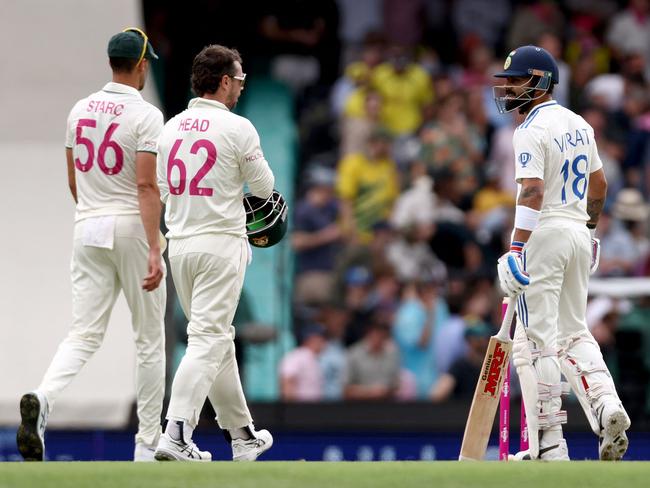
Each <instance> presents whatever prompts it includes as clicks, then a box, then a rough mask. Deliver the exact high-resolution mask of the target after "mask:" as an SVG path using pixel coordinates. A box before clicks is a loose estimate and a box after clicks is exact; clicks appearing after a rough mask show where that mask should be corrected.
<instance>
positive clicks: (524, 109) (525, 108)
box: [519, 100, 533, 115]
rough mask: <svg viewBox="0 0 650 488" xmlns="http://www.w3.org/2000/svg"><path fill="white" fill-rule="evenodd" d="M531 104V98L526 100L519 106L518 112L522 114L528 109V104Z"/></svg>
mask: <svg viewBox="0 0 650 488" xmlns="http://www.w3.org/2000/svg"><path fill="white" fill-rule="evenodd" d="M532 104H533V101H532V100H527V101H526V102H524V103H522V104H521V105H520V106H519V113H520V114H522V115H524V114H526V113H528V111H529V110H530V106H531V105H532Z"/></svg>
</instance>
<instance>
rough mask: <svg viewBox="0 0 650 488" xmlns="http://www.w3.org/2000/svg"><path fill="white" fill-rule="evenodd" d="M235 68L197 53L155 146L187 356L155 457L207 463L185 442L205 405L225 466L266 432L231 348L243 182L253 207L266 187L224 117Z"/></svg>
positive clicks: (260, 159)
mask: <svg viewBox="0 0 650 488" xmlns="http://www.w3.org/2000/svg"><path fill="white" fill-rule="evenodd" d="M241 63H242V61H241V57H240V56H239V53H238V52H237V51H236V50H232V49H228V48H226V47H223V46H219V45H212V46H208V47H206V48H204V49H203V50H202V51H201V52H200V53H199V54H198V55H197V56H196V57H195V58H194V62H193V65H192V89H193V90H194V92H195V93H196V94H197V96H198V98H194V99H192V100H191V101H190V102H189V106H188V108H187V110H185V111H183V112H181V113H180V114H178V115H177V116H175V117H174V118H173V119H171V120H170V121H169V122H167V124H165V127H164V129H163V131H162V134H161V136H160V141H159V145H158V183H159V185H160V190H161V195H162V200H163V202H164V203H165V204H166V211H165V222H166V224H167V227H168V228H169V232H168V233H167V237H168V238H169V261H170V266H171V272H172V277H173V279H174V284H175V286H176V291H177V293H178V298H179V300H180V303H181V306H182V308H183V311H184V312H185V315H186V317H187V318H188V320H189V323H188V326H187V334H188V345H187V350H186V352H185V356H184V357H183V359H182V361H181V364H180V366H179V368H178V371H177V372H176V376H175V377H174V382H173V385H172V393H171V400H170V403H169V409H168V411H167V424H166V427H165V433H164V434H163V435H162V436H161V438H160V442H159V443H158V447H157V449H156V454H155V457H156V459H158V460H161V461H165V460H169V461H174V460H179V461H210V460H211V459H212V456H211V454H210V453H209V452H207V451H200V450H199V449H198V448H197V446H196V444H194V442H193V441H192V433H193V431H194V429H195V427H196V425H197V423H198V421H199V416H200V413H201V409H202V407H203V404H204V403H205V399H206V397H207V398H209V400H210V402H211V403H212V406H213V407H214V410H215V412H216V413H217V422H218V424H219V426H220V427H221V429H223V431H224V435H225V436H226V439H227V440H229V441H230V443H231V447H232V452H233V460H235V461H253V460H255V459H257V457H258V456H259V455H260V454H261V453H262V452H264V451H266V450H267V449H269V448H270V447H271V445H272V443H273V438H272V437H271V434H270V433H269V432H268V431H266V430H261V431H256V430H255V429H254V427H253V424H252V418H251V415H250V412H249V410H248V406H247V404H246V399H245V397H244V393H243V389H242V385H241V381H240V378H239V372H238V368H237V361H236V359H235V344H234V342H233V339H234V334H235V330H234V327H233V326H232V319H233V317H234V314H235V310H236V308H237V304H238V301H239V296H240V293H241V289H242V284H243V281H244V274H245V271H246V266H247V264H248V262H249V260H250V259H251V254H250V247H249V245H248V240H247V237H246V226H245V224H246V215H245V210H244V205H243V188H244V183H248V186H249V188H250V191H251V192H252V193H253V195H255V196H257V197H260V198H263V199H266V198H268V197H269V196H271V194H272V192H273V185H274V177H273V173H272V172H271V169H270V168H269V165H268V163H267V162H266V160H265V159H264V155H263V153H262V150H261V147H260V139H259V136H258V134H257V131H256V130H255V128H254V127H253V125H252V124H251V123H250V122H249V121H248V120H247V119H245V118H244V117H240V116H239V115H236V114H234V113H232V112H231V111H230V110H231V109H232V108H233V107H234V106H235V104H236V103H237V100H238V99H239V95H240V94H241V91H242V89H243V85H244V80H245V74H244V73H243V72H242V65H241Z"/></svg>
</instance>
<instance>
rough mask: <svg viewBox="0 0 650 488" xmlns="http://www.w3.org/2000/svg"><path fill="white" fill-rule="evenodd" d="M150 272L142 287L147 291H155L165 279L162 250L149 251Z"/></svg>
mask: <svg viewBox="0 0 650 488" xmlns="http://www.w3.org/2000/svg"><path fill="white" fill-rule="evenodd" d="M148 265H149V268H148V269H149V273H148V274H147V276H145V277H144V280H143V281H142V289H143V290H146V291H153V290H155V289H156V288H158V285H160V281H161V280H162V279H163V266H162V257H161V256H160V250H150V251H149V263H148Z"/></svg>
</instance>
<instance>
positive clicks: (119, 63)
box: [108, 57, 138, 73]
mask: <svg viewBox="0 0 650 488" xmlns="http://www.w3.org/2000/svg"><path fill="white" fill-rule="evenodd" d="M108 63H109V64H110V65H111V69H112V70H113V72H114V73H130V72H131V71H133V70H134V69H135V67H136V66H137V64H138V60H137V59H133V58H110V57H109V58H108Z"/></svg>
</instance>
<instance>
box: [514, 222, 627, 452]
mask: <svg viewBox="0 0 650 488" xmlns="http://www.w3.org/2000/svg"><path fill="white" fill-rule="evenodd" d="M525 249H526V251H525V255H524V265H525V268H526V270H527V271H528V273H529V274H530V280H531V282H530V286H529V287H528V288H527V290H526V292H525V293H524V294H523V295H521V296H520V297H519V298H518V301H517V315H518V320H517V331H516V333H515V345H514V349H513V350H514V351H515V352H514V353H513V355H514V356H515V358H514V359H515V361H517V360H518V357H517V356H518V355H519V354H520V351H526V350H529V351H530V353H528V354H527V356H528V357H529V358H530V357H532V355H533V354H536V355H537V359H536V360H534V361H533V363H534V369H535V372H536V375H537V381H538V382H539V388H540V390H539V393H538V395H539V401H540V403H541V412H542V413H544V414H546V417H547V419H548V427H547V428H546V429H548V430H551V431H554V432H556V433H557V434H556V435H557V436H560V435H561V426H560V423H563V422H562V420H563V416H562V413H561V412H560V407H561V403H562V402H561V398H560V393H561V384H560V374H561V369H562V372H564V374H565V376H567V379H568V380H569V383H570V384H571V386H572V388H573V389H574V391H575V392H576V395H578V397H579V399H580V400H581V403H583V401H584V405H583V408H584V409H585V412H586V413H587V416H588V417H589V416H590V415H591V414H590V409H591V408H593V407H594V406H597V405H598V403H599V402H600V401H603V400H607V399H614V400H616V401H618V396H617V394H616V388H615V386H614V383H613V381H612V379H611V375H610V374H609V371H608V370H607V366H606V364H605V362H604V361H603V357H602V354H601V352H600V348H599V346H598V343H597V342H596V341H595V340H594V338H593V336H592V335H591V332H590V331H589V329H588V327H587V321H586V310H587V287H588V283H589V268H590V266H591V238H590V234H589V231H588V229H587V227H586V226H585V224H584V223H583V222H577V221H574V220H570V219H562V218H553V219H552V220H551V219H546V220H541V221H540V224H539V225H538V226H537V228H536V229H535V231H534V232H533V233H532V235H531V237H530V239H529V241H528V243H527V244H526V248H525ZM558 353H559V357H558ZM521 357H522V358H524V356H521ZM571 365H572V366H571ZM574 370H575V371H574ZM522 382H523V379H522ZM589 385H591V393H590V392H586V391H584V390H586V389H588V388H589ZM522 392H523V393H524V394H525V388H524V386H523V383H522ZM590 395H591V396H590ZM598 398H601V400H598V401H596V400H597V399H598ZM594 402H595V403H594ZM527 414H528V410H527ZM564 418H565V417H564ZM590 421H591V419H590ZM542 430H545V428H544V427H542ZM542 444H545V442H544V438H543V439H542ZM542 447H544V446H543V445H542Z"/></svg>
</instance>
